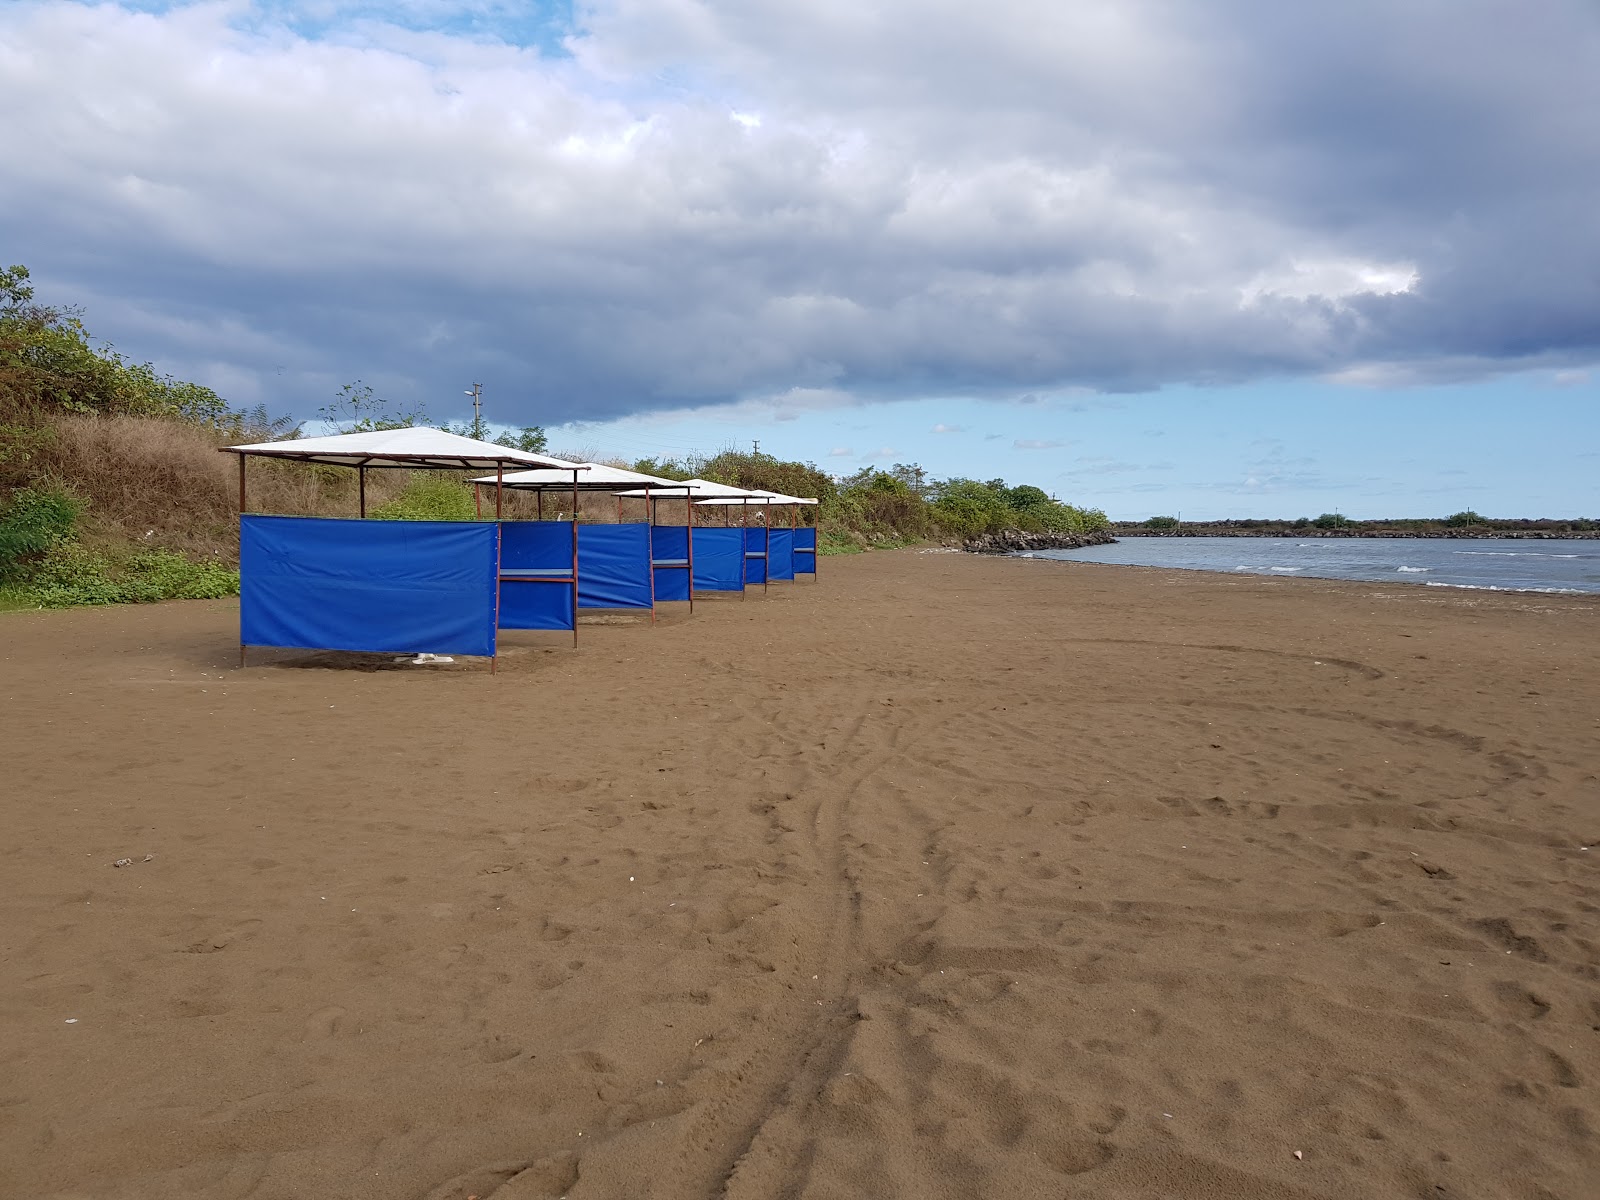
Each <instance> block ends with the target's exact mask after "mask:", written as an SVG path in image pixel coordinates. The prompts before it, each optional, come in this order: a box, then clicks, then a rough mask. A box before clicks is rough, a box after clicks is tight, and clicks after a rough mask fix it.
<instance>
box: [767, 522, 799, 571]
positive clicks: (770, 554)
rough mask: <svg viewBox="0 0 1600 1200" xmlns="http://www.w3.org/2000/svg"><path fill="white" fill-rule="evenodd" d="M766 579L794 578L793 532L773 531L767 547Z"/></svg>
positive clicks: (790, 530)
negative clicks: (770, 541) (770, 542)
mask: <svg viewBox="0 0 1600 1200" xmlns="http://www.w3.org/2000/svg"><path fill="white" fill-rule="evenodd" d="M767 577H768V578H769V579H793V578H794V530H792V529H774V530H773V531H772V544H771V545H769V546H768V547H767Z"/></svg>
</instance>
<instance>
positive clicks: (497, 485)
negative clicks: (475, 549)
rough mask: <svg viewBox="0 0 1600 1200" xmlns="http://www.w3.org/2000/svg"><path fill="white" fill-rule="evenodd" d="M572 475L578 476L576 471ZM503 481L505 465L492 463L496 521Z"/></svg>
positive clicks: (498, 514)
mask: <svg viewBox="0 0 1600 1200" xmlns="http://www.w3.org/2000/svg"><path fill="white" fill-rule="evenodd" d="M572 477H573V478H574V479H576V478H577V477H578V473H577V472H576V471H574V472H573V473H572ZM505 482H506V465H505V463H495V465H494V519H495V520H496V521H498V520H499V519H500V497H501V496H502V495H503V494H504V493H505Z"/></svg>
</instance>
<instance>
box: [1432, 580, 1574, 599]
mask: <svg viewBox="0 0 1600 1200" xmlns="http://www.w3.org/2000/svg"><path fill="white" fill-rule="evenodd" d="M1423 584H1424V586H1426V587H1444V588H1463V589H1465V590H1466V591H1469V592H1544V593H1546V594H1549V595H1554V596H1587V595H1589V594H1590V593H1588V592H1585V591H1584V590H1583V589H1582V588H1563V587H1521V588H1519V587H1501V586H1499V585H1498V584H1493V583H1440V582H1439V581H1438V580H1436V579H1425V580H1423Z"/></svg>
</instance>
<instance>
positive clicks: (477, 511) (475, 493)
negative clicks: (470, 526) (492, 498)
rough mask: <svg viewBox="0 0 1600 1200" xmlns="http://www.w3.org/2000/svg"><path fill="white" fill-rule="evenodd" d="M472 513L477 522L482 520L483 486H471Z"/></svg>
mask: <svg viewBox="0 0 1600 1200" xmlns="http://www.w3.org/2000/svg"><path fill="white" fill-rule="evenodd" d="M472 511H473V514H474V515H475V516H476V517H477V518H478V520H480V521H481V520H483V486H482V485H481V484H477V483H475V484H473V485H472Z"/></svg>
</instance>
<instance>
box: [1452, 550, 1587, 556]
mask: <svg viewBox="0 0 1600 1200" xmlns="http://www.w3.org/2000/svg"><path fill="white" fill-rule="evenodd" d="M1450 553H1452V554H1467V555H1471V556H1472V557H1473V558H1588V557H1591V556H1590V555H1585V554H1557V553H1555V552H1554V551H1553V550H1452V551H1451V552H1450Z"/></svg>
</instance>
